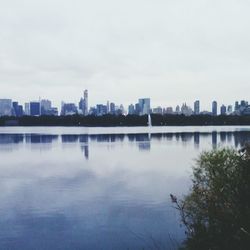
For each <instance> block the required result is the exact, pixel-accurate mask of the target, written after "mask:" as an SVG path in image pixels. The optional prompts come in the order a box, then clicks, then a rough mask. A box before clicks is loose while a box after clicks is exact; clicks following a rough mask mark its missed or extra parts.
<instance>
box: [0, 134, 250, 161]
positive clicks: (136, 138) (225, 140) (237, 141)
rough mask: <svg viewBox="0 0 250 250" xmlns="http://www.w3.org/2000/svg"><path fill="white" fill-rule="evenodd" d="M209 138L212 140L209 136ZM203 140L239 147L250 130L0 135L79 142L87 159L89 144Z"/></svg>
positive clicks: (12, 140)
mask: <svg viewBox="0 0 250 250" xmlns="http://www.w3.org/2000/svg"><path fill="white" fill-rule="evenodd" d="M209 137H210V138H211V139H209ZM202 140H208V141H209V140H210V141H211V145H212V147H213V148H217V147H218V146H222V145H224V144H227V145H231V146H234V147H236V148H239V147H243V146H244V145H245V143H246V142H249V141H250V131H236V132H224V131H223V132H216V131H213V132H212V133H209V132H208V133H204V132H194V133H193V132H184V133H153V134H147V133H143V134H99V135H98V134H95V135H87V134H82V135H74V134H69V135H67V134H63V135H46V134H0V145H2V146H3V145H8V144H9V145H10V144H41V145H47V146H48V145H49V144H52V143H56V142H61V143H63V144H64V143H79V144H81V145H80V148H81V150H82V152H83V153H84V157H85V159H89V151H90V149H89V144H90V143H95V142H97V143H114V142H116V143H117V142H121V143H122V142H124V141H128V142H130V143H135V144H136V145H137V146H138V149H139V150H140V151H149V150H150V149H151V144H152V142H154V141H158V142H176V143H180V142H182V144H183V145H184V146H185V145H187V144H188V145H190V143H191V144H192V143H193V145H194V147H195V148H197V149H198V148H199V146H200V143H201V141H202Z"/></svg>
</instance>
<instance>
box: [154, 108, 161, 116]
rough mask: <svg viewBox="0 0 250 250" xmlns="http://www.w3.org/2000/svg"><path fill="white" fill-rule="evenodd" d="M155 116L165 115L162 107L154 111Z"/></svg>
mask: <svg viewBox="0 0 250 250" xmlns="http://www.w3.org/2000/svg"><path fill="white" fill-rule="evenodd" d="M153 113H154V114H158V115H162V114H163V109H162V107H160V106H158V107H157V108H154V109H153Z"/></svg>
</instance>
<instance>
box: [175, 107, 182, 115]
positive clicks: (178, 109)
mask: <svg viewBox="0 0 250 250" xmlns="http://www.w3.org/2000/svg"><path fill="white" fill-rule="evenodd" d="M175 112H176V114H180V112H181V108H180V106H179V105H177V106H176V108H175Z"/></svg>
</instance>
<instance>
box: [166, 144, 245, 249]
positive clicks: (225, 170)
mask: <svg viewBox="0 0 250 250" xmlns="http://www.w3.org/2000/svg"><path fill="white" fill-rule="evenodd" d="M171 199H172V202H173V203H174V204H175V206H176V208H177V209H178V210H179V212H180V215H181V221H182V223H183V224H184V226H185V228H186V235H187V239H186V240H185V242H184V244H183V249H190V250H192V249H197V250H206V249H209V250H224V249H225V250H230V249H232V250H246V249H250V147H249V146H246V148H244V150H241V151H240V152H237V151H236V150H233V149H220V150H212V151H210V152H204V153H202V154H201V155H200V157H199V159H198V160H197V161H196V164H195V167H194V168H193V185H192V188H191V191H190V194H188V195H187V196H185V197H184V199H183V200H180V201H179V200H178V199H177V198H176V197H175V196H173V195H171Z"/></svg>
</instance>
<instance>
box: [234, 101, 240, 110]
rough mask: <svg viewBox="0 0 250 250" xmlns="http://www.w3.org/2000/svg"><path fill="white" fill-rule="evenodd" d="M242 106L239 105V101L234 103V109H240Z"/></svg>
mask: <svg viewBox="0 0 250 250" xmlns="http://www.w3.org/2000/svg"><path fill="white" fill-rule="evenodd" d="M239 108H240V105H239V102H238V101H237V102H235V105H234V111H238V110H239Z"/></svg>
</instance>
